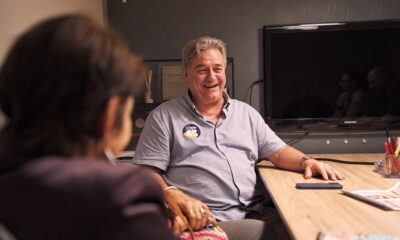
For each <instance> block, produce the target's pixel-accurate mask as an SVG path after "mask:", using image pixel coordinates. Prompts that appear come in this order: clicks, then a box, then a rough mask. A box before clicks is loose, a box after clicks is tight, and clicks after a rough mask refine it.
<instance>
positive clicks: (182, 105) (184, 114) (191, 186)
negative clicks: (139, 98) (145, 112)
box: [134, 95, 285, 221]
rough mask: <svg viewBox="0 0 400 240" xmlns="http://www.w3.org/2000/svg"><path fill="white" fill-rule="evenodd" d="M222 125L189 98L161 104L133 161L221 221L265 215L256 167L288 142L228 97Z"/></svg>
mask: <svg viewBox="0 0 400 240" xmlns="http://www.w3.org/2000/svg"><path fill="white" fill-rule="evenodd" d="M226 99H227V101H226V103H225V105H224V107H223V114H222V116H221V118H220V119H219V121H218V122H217V124H213V123H211V122H208V121H206V120H205V119H204V118H203V117H202V116H201V114H200V113H199V112H198V111H197V110H196V108H195V106H194V104H193V102H192V101H191V99H190V97H189V96H188V95H186V96H183V97H178V98H175V99H172V100H169V101H168V102H165V103H163V104H161V105H160V106H159V107H157V108H156V109H154V110H153V111H152V112H151V113H150V114H149V116H148V117H147V119H146V124H145V127H144V129H143V131H142V133H141V136H140V140H139V143H138V146H137V148H136V152H135V156H134V163H135V164H144V165H149V166H154V167H157V168H159V169H161V170H163V171H164V174H163V178H164V180H165V181H166V182H167V184H169V185H174V186H176V187H178V188H179V189H181V190H182V191H183V192H185V193H186V194H188V195H190V196H192V197H194V198H196V199H198V200H200V201H202V202H204V203H205V204H207V206H208V207H209V208H210V210H211V211H212V213H213V214H214V216H215V217H216V218H217V219H218V220H221V221H225V220H233V219H243V218H245V215H246V213H248V212H249V210H250V209H251V210H252V211H262V206H261V204H260V199H261V198H262V197H263V196H262V195H261V193H260V192H259V191H257V189H256V171H255V165H256V163H257V162H258V160H259V159H265V158H267V157H268V156H270V155H272V154H273V153H275V152H277V151H278V150H279V149H281V148H282V147H283V146H285V143H284V142H283V141H282V140H281V139H280V138H279V137H278V136H276V134H275V133H274V132H273V131H272V130H271V129H270V128H269V127H268V125H267V124H265V122H264V119H263V118H262V117H261V115H260V114H259V113H258V112H257V111H256V110H255V109H254V108H252V107H250V106H249V105H248V104H246V103H244V102H240V101H238V100H234V99H230V98H229V97H228V96H227V95H226Z"/></svg>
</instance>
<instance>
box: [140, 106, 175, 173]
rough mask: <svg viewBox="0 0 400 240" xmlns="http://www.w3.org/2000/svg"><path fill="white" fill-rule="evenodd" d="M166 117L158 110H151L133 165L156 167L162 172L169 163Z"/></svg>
mask: <svg viewBox="0 0 400 240" xmlns="http://www.w3.org/2000/svg"><path fill="white" fill-rule="evenodd" d="M168 125H169V124H168V117H167V116H163V114H162V112H161V110H160V109H159V108H157V109H155V110H153V111H152V112H151V113H150V114H149V116H148V117H147V119H146V123H145V126H144V128H143V131H142V133H141V134H140V138H139V142H138V145H137V147H136V151H135V155H134V158H133V163H134V164H139V165H148V166H153V167H157V168H159V169H161V170H163V171H165V170H166V169H167V168H168V165H169V161H170V141H171V137H170V131H169V129H168Z"/></svg>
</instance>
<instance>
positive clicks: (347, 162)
mask: <svg viewBox="0 0 400 240" xmlns="http://www.w3.org/2000/svg"><path fill="white" fill-rule="evenodd" d="M312 159H315V160H318V161H327V162H336V163H343V164H354V165H374V164H375V163H374V162H361V161H347V160H340V159H334V158H312ZM266 161H269V160H268V159H266ZM257 167H258V168H269V166H263V165H258V166H257Z"/></svg>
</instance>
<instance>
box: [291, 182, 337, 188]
mask: <svg viewBox="0 0 400 240" xmlns="http://www.w3.org/2000/svg"><path fill="white" fill-rule="evenodd" d="M296 188H297V189H342V188H343V186H342V184H340V183H338V182H328V183H296Z"/></svg>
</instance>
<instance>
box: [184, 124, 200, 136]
mask: <svg viewBox="0 0 400 240" xmlns="http://www.w3.org/2000/svg"><path fill="white" fill-rule="evenodd" d="M182 134H183V136H185V137H187V138H191V139H194V138H198V137H199V136H200V128H199V127H198V126H196V125H194V124H188V125H186V126H185V127H183V131H182Z"/></svg>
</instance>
